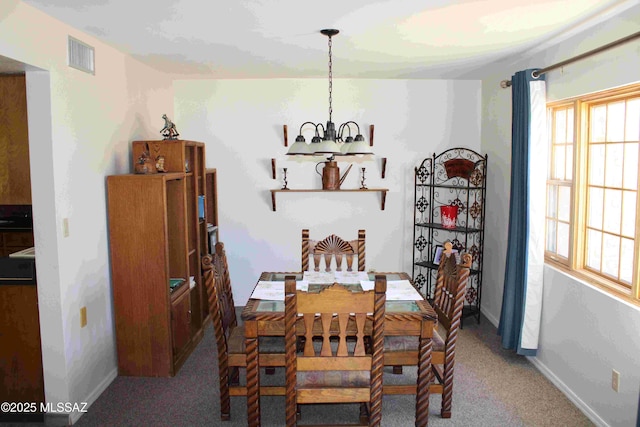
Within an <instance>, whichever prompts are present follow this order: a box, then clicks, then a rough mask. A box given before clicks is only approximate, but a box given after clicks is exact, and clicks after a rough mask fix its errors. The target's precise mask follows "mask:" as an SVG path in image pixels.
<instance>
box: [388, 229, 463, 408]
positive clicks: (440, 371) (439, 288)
mask: <svg viewBox="0 0 640 427" xmlns="http://www.w3.org/2000/svg"><path fill="white" fill-rule="evenodd" d="M444 247H445V249H444V252H443V255H442V258H441V261H440V264H439V266H438V273H437V279H436V289H435V298H434V301H433V303H432V305H433V308H434V310H435V311H436V313H437V315H438V326H437V328H436V329H435V330H434V332H433V337H432V350H431V366H432V374H433V375H432V378H433V381H432V383H431V386H430V387H429V392H430V393H435V394H442V407H441V410H440V415H441V416H442V418H451V403H452V398H453V367H454V362H455V351H456V341H457V340H458V331H459V329H460V321H461V317H462V307H463V304H464V293H465V289H466V286H467V283H468V281H469V269H470V267H471V255H470V254H462V255H461V256H460V259H461V263H460V264H458V262H457V259H456V254H455V253H452V245H451V243H450V242H446V243H445V244H444ZM417 362H418V340H417V338H416V337H402V336H398V337H396V336H393V337H386V338H385V344H384V364H385V366H393V372H394V373H396V374H401V373H402V366H403V365H405V366H407V365H413V366H415V365H416V364H417ZM384 392H385V394H415V393H416V384H407V385H385V386H384Z"/></svg>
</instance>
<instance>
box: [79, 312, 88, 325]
mask: <svg viewBox="0 0 640 427" xmlns="http://www.w3.org/2000/svg"><path fill="white" fill-rule="evenodd" d="M85 326H87V307H82V308H81V309H80V327H81V328H84V327H85Z"/></svg>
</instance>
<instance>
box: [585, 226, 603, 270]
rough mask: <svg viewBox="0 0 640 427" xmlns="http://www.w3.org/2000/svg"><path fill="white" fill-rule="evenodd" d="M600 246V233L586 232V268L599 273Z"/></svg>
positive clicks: (594, 231)
mask: <svg viewBox="0 0 640 427" xmlns="http://www.w3.org/2000/svg"><path fill="white" fill-rule="evenodd" d="M601 246H602V233H601V232H599V231H596V230H587V259H586V265H587V267H591V268H594V269H596V270H598V271H600V255H601V251H602V247H601Z"/></svg>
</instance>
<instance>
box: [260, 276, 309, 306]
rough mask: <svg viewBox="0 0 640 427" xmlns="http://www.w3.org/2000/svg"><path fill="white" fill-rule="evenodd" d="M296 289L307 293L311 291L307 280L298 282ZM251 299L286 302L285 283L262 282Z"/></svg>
mask: <svg viewBox="0 0 640 427" xmlns="http://www.w3.org/2000/svg"><path fill="white" fill-rule="evenodd" d="M296 289H297V290H300V291H307V290H308V289H309V282H307V281H306V280H296ZM251 298H253V299H261V300H269V301H284V282H282V281H271V280H260V281H259V282H258V284H257V285H256V287H255V289H254V290H253V293H252V294H251Z"/></svg>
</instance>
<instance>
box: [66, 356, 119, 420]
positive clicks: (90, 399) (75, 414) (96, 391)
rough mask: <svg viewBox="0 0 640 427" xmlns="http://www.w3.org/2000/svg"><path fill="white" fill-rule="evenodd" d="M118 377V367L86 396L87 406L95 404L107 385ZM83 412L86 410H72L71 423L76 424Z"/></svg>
mask: <svg viewBox="0 0 640 427" xmlns="http://www.w3.org/2000/svg"><path fill="white" fill-rule="evenodd" d="M117 377H118V368H117V367H116V368H115V369H113V370H112V371H111V372H110V373H109V374H108V375H107V376H106V377H105V378H104V380H102V382H101V383H100V384H98V385H97V386H96V388H94V389H93V391H92V392H91V393H90V394H89V395H88V396H87V397H86V398H85V400H84V401H85V402H87V408H90V407H91V405H93V402H95V401H96V400H97V399H98V397H100V395H101V394H102V393H103V392H104V391H105V390H106V389H107V387H109V385H111V383H112V382H113V380H115V379H116V378H117ZM83 414H84V412H72V413H71V414H69V425H73V424H75V423H76V422H77V421H78V420H79V419H80V417H82V415H83Z"/></svg>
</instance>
